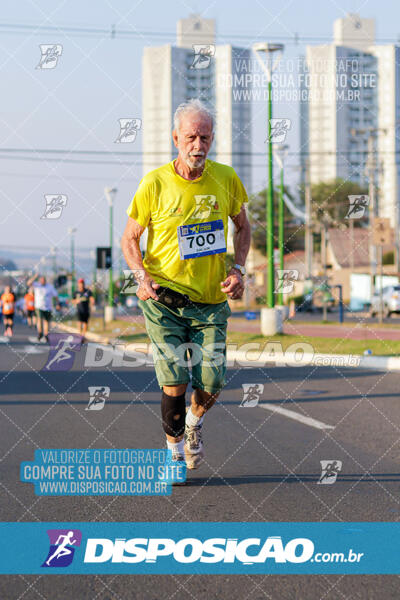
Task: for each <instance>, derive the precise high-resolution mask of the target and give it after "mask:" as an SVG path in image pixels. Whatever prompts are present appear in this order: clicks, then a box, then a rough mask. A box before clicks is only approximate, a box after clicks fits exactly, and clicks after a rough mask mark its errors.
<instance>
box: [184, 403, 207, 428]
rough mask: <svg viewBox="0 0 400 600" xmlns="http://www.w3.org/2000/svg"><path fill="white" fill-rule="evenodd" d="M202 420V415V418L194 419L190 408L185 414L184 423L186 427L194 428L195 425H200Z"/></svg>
mask: <svg viewBox="0 0 400 600" xmlns="http://www.w3.org/2000/svg"><path fill="white" fill-rule="evenodd" d="M203 420H204V415H203V416H202V417H196V415H194V414H193V413H192V407H190V408H189V410H188V411H187V413H186V419H185V423H186V425H187V426H188V427H196V425H202V424H203Z"/></svg>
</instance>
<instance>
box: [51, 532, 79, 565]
mask: <svg viewBox="0 0 400 600" xmlns="http://www.w3.org/2000/svg"><path fill="white" fill-rule="evenodd" d="M47 535H48V536H49V540H50V548H49V552H48V555H47V557H46V560H45V561H44V563H43V564H42V567H57V568H58V567H68V566H69V565H70V564H71V563H72V560H73V558H74V554H75V547H76V546H80V545H81V541H82V532H81V531H80V530H79V529H48V530H47Z"/></svg>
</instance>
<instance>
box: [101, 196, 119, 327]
mask: <svg viewBox="0 0 400 600" xmlns="http://www.w3.org/2000/svg"><path fill="white" fill-rule="evenodd" d="M117 191H118V190H117V188H104V194H105V196H106V198H107V201H108V206H109V209H110V248H111V264H110V269H109V272H108V276H109V280H108V306H106V307H105V309H104V311H105V312H104V318H105V321H106V322H110V321H112V320H113V319H114V283H113V252H112V251H113V208H114V198H115V195H116V193H117Z"/></svg>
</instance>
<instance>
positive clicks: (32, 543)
mask: <svg viewBox="0 0 400 600" xmlns="http://www.w3.org/2000/svg"><path fill="white" fill-rule="evenodd" d="M0 536H1V540H2V551H1V560H0V573H1V574H42V575H44V574H58V575H59V574H63V575H66V574H109V573H121V574H129V573H134V574H180V573H191V574H193V573H196V574H204V573H207V574H224V573H225V574H244V573H246V574H262V573H274V574H296V573H297V574H330V573H335V574H399V573H400V541H399V540H400V523H98V522H96V523H79V522H75V523H20V522H18V523H1V524H0Z"/></svg>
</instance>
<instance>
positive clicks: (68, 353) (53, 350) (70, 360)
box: [42, 333, 82, 371]
mask: <svg viewBox="0 0 400 600" xmlns="http://www.w3.org/2000/svg"><path fill="white" fill-rule="evenodd" d="M49 343H50V350H49V356H48V359H47V362H46V364H45V365H44V367H43V369H42V370H43V371H69V370H70V369H72V366H73V364H74V360H75V353H76V352H78V350H80V349H81V346H82V337H81V336H80V335H75V334H73V333H49Z"/></svg>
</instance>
